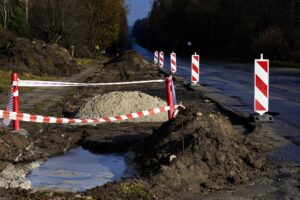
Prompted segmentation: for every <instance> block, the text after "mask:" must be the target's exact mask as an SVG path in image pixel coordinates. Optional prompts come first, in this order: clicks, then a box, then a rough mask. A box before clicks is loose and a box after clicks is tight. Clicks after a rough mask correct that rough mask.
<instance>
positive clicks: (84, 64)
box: [75, 56, 110, 68]
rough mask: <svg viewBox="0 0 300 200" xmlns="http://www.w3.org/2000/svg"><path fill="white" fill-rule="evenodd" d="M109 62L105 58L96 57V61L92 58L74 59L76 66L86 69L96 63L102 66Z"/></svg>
mask: <svg viewBox="0 0 300 200" xmlns="http://www.w3.org/2000/svg"><path fill="white" fill-rule="evenodd" d="M109 60H110V58H109V57H107V56H97V59H92V58H75V62H76V64H77V65H78V66H80V67H83V68H87V67H89V66H91V65H96V64H97V63H100V64H103V63H107V62H108V61H109Z"/></svg>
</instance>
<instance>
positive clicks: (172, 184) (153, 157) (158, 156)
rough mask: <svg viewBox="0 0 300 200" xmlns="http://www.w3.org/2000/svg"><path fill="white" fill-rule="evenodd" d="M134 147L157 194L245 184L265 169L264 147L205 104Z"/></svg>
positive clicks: (138, 160)
mask: <svg viewBox="0 0 300 200" xmlns="http://www.w3.org/2000/svg"><path fill="white" fill-rule="evenodd" d="M183 138H184V140H183ZM133 151H134V152H135V153H136V157H135V161H136V163H137V165H138V166H137V168H138V170H139V172H140V173H141V175H143V176H145V177H149V178H150V182H152V184H153V187H154V193H156V192H158V193H160V194H165V195H166V196H167V195H172V194H173V195H174V192H175V191H180V192H184V191H191V192H196V193H199V192H201V191H205V190H207V189H218V188H221V187H223V186H225V185H231V184H240V183H243V182H245V181H247V180H249V179H250V178H251V177H254V175H257V173H259V172H260V171H261V169H263V167H264V157H263V156H261V154H260V153H259V151H260V145H259V144H257V143H255V142H253V141H250V140H248V139H247V137H246V136H243V135H239V134H237V133H235V131H234V129H233V127H232V126H231V123H230V122H229V120H228V119H226V118H225V117H224V116H223V115H221V114H220V113H218V112H216V111H214V110H211V109H209V108H206V107H205V106H201V108H198V107H197V108H195V107H193V108H190V109H187V110H185V111H183V113H182V114H180V115H179V116H178V117H177V119H175V120H173V121H171V122H166V123H164V124H163V125H162V127H160V128H159V129H157V130H155V131H154V133H153V135H151V136H150V137H149V138H147V139H146V140H144V141H143V142H142V143H140V144H138V145H136V146H135V147H134V148H133ZM163 191H164V192H163Z"/></svg>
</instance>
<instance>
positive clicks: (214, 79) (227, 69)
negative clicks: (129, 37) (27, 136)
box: [134, 45, 300, 163]
mask: <svg viewBox="0 0 300 200" xmlns="http://www.w3.org/2000/svg"><path fill="white" fill-rule="evenodd" d="M134 49H135V50H137V51H138V52H139V53H140V54H141V55H143V56H144V58H145V59H147V60H149V61H150V62H153V55H154V53H153V52H151V51H148V50H146V49H144V48H142V47H141V46H138V45H135V46H134ZM165 55H166V54H165ZM258 58H259V55H258ZM201 62H202V63H203V62H204V63H205V64H201V69H200V71H201V72H200V74H201V75H200V84H201V85H203V86H206V87H205V88H207V89H208V91H210V92H209V97H212V98H214V99H217V100H218V101H221V103H222V104H224V105H226V106H229V107H231V108H233V109H235V110H237V111H240V112H243V113H244V114H245V115H250V114H252V113H254V111H253V98H254V75H253V73H254V72H253V71H254V58H253V63H252V64H222V63H218V62H205V61H201ZM169 63H170V59H169V57H166V58H165V68H166V69H167V70H168V71H170V64H169ZM177 65H178V66H177V68H178V69H177V73H178V74H179V75H180V76H181V77H182V78H184V79H185V80H190V76H191V67H190V66H191V61H190V60H187V59H181V58H180V57H179V58H178V57H177ZM270 112H271V113H273V114H274V115H275V116H274V120H275V122H274V124H273V125H272V126H273V127H274V129H275V130H276V131H277V133H278V134H279V135H281V136H283V137H285V138H287V139H289V140H290V141H291V144H289V145H286V146H284V147H282V148H280V149H277V150H275V151H274V152H273V155H275V157H277V158H278V159H281V160H282V159H283V160H289V161H290V160H291V161H294V162H297V163H300V156H298V155H299V152H300V70H299V69H283V68H272V62H271V65H270Z"/></svg>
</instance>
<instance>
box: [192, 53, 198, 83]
mask: <svg viewBox="0 0 300 200" xmlns="http://www.w3.org/2000/svg"><path fill="white" fill-rule="evenodd" d="M199 78H200V56H199V55H197V53H195V55H192V74H191V82H192V84H194V85H195V84H197V83H198V82H199Z"/></svg>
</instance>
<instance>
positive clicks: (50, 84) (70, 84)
mask: <svg viewBox="0 0 300 200" xmlns="http://www.w3.org/2000/svg"><path fill="white" fill-rule="evenodd" d="M163 82H165V80H163V79H159V80H148V81H131V82H115V83H73V82H55V81H32V80H18V82H16V81H14V82H13V85H14V86H16V85H18V86H19V87H89V86H109V85H130V84H143V83H163Z"/></svg>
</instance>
